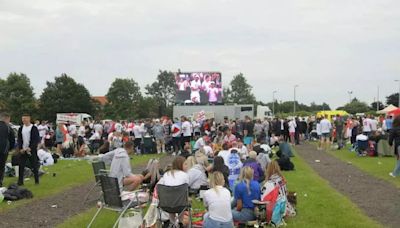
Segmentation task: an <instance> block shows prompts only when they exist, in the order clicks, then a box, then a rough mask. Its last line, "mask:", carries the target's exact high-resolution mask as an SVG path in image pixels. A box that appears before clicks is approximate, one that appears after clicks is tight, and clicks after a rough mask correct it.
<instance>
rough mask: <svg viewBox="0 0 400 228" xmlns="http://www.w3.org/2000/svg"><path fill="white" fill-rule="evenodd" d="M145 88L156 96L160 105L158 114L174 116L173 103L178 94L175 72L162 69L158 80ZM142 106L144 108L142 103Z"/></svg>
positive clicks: (153, 96)
mask: <svg viewBox="0 0 400 228" xmlns="http://www.w3.org/2000/svg"><path fill="white" fill-rule="evenodd" d="M145 89H146V94H147V95H149V96H151V97H152V98H154V100H155V101H156V102H157V104H158V106H159V108H158V109H159V111H158V116H162V115H168V116H172V105H173V103H174V98H175V94H176V90H175V77H174V74H173V73H172V72H168V71H161V70H160V72H159V74H158V76H157V81H155V82H153V83H152V84H151V85H146V87H145ZM144 104H146V103H144ZM152 105H153V104H152ZM141 108H143V106H142V105H141Z"/></svg>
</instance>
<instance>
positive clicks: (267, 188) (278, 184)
mask: <svg viewBox="0 0 400 228" xmlns="http://www.w3.org/2000/svg"><path fill="white" fill-rule="evenodd" d="M265 180H266V181H265V183H264V185H263V187H262V189H261V201H269V202H271V203H270V204H268V206H267V221H269V220H271V217H272V211H273V206H274V205H275V204H276V202H277V201H278V200H280V201H282V202H286V204H287V196H286V195H287V190H286V180H285V178H284V177H283V175H282V173H281V169H280V168H279V164H278V162H277V161H276V160H274V161H272V162H271V163H270V164H269V165H268V167H267V169H266V171H265ZM277 192H278V194H276V193H277Z"/></svg>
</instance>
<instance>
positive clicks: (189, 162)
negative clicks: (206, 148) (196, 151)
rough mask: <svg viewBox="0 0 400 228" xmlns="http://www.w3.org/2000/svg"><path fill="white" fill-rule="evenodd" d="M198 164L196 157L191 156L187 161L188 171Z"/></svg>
mask: <svg viewBox="0 0 400 228" xmlns="http://www.w3.org/2000/svg"><path fill="white" fill-rule="evenodd" d="M196 164H197V162H196V158H195V157H194V156H189V157H188V158H187V159H186V167H187V169H188V170H190V169H191V168H192V167H193V166H195V165H196Z"/></svg>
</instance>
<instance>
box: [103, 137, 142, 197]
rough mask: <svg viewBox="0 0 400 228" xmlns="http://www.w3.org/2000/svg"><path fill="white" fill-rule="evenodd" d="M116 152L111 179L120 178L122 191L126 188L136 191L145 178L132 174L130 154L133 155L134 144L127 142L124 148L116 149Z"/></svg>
mask: <svg viewBox="0 0 400 228" xmlns="http://www.w3.org/2000/svg"><path fill="white" fill-rule="evenodd" d="M114 152H115V154H114V158H113V160H112V162H111V168H110V177H116V178H118V183H119V186H120V188H121V189H122V188H123V187H124V186H125V187H126V189H127V190H128V191H133V190H135V189H136V188H137V187H138V186H139V185H140V184H141V183H142V181H143V176H142V175H134V174H132V169H131V163H130V159H129V154H131V153H133V142H131V141H128V142H126V143H125V145H124V148H118V149H115V150H114Z"/></svg>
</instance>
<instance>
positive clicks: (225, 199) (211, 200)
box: [203, 186, 232, 222]
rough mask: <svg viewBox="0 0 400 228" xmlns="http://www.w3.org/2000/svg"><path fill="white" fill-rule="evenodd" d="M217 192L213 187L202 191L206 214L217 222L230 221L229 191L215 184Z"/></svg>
mask: <svg viewBox="0 0 400 228" xmlns="http://www.w3.org/2000/svg"><path fill="white" fill-rule="evenodd" d="M216 188H217V190H218V193H217V192H216V191H215V189H214V188H212V189H209V190H207V191H206V192H205V193H204V197H203V201H204V205H205V206H206V207H207V208H208V215H209V216H210V218H211V219H213V220H216V221H219V222H231V221H232V210H231V193H230V192H229V190H228V189H226V188H224V187H222V186H217V187H216Z"/></svg>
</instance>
